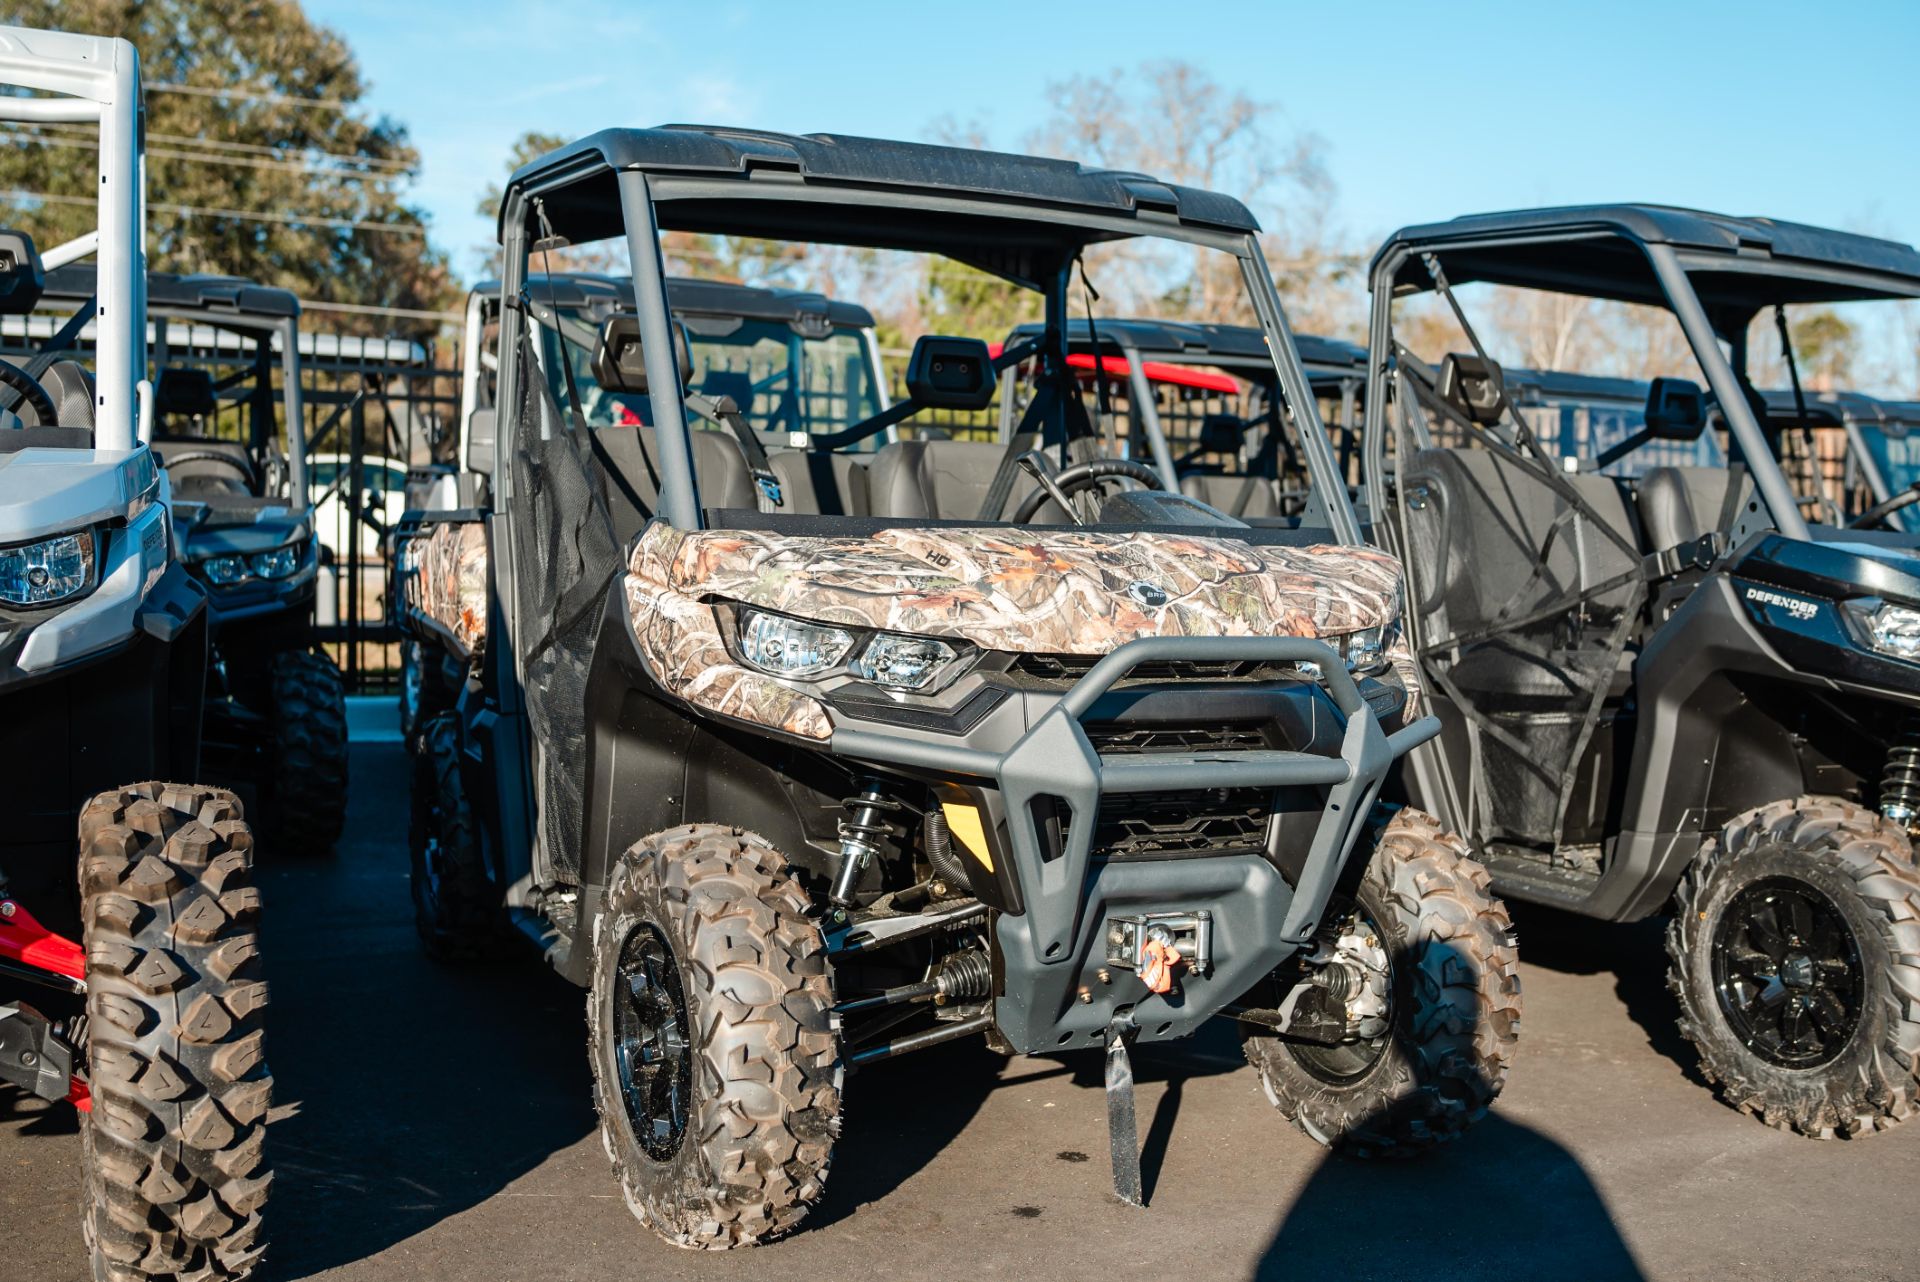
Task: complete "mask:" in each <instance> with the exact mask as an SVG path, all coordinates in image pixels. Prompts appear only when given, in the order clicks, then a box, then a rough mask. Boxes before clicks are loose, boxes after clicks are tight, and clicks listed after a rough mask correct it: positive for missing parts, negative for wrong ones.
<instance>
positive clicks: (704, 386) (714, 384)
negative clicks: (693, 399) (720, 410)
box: [700, 369, 753, 414]
mask: <svg viewBox="0 0 1920 1282" xmlns="http://www.w3.org/2000/svg"><path fill="white" fill-rule="evenodd" d="M700 394H701V395H702V396H708V397H712V398H714V399H716V400H717V399H718V398H720V397H722V396H725V397H727V398H728V399H730V400H731V401H732V402H733V403H734V405H735V406H736V407H738V408H739V410H740V412H741V413H742V414H752V413H753V375H751V374H749V373H747V372H746V371H744V370H737V369H710V370H708V371H707V373H706V377H705V378H702V379H701V380H700Z"/></svg>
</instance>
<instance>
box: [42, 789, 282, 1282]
mask: <svg viewBox="0 0 1920 1282" xmlns="http://www.w3.org/2000/svg"><path fill="white" fill-rule="evenodd" d="M252 862H253V835H252V833H251V832H250V831H249V829H248V827H247V824H246V822H245V821H244V819H243V818H242V817H241V811H240V803H239V802H238V801H237V800H236V799H235V798H234V796H233V794H232V793H229V792H225V791H223V790H221V789H217V788H198V787H193V786H190V785H186V784H159V783H146V784H137V785H134V786H132V787H128V788H121V789H118V790H116V791H114V792H109V793H102V794H101V795H100V796H98V797H95V798H94V799H93V800H92V801H90V802H89V803H88V804H87V806H86V808H85V809H84V810H83V811H82V812H81V815H80V888H81V894H82V922H83V924H82V935H81V937H82V941H83V943H84V945H85V948H86V954H87V1029H88V1032H87V1066H88V1085H89V1088H90V1090H91V1092H92V1108H91V1110H90V1111H89V1112H86V1113H83V1114H82V1115H81V1116H82V1122H81V1128H80V1133H81V1142H82V1150H83V1158H82V1165H83V1170H84V1183H85V1188H84V1192H83V1195H82V1205H81V1215H82V1225H83V1233H84V1236H85V1239H86V1243H87V1248H88V1250H89V1252H90V1254H91V1256H92V1263H93V1272H92V1276H93V1278H94V1279H95V1282H146V1280H147V1279H162V1278H167V1279H173V1278H194V1279H204V1280H205V1282H224V1280H226V1279H235V1278H244V1277H246V1276H248V1275H249V1274H250V1273H251V1272H252V1270H253V1266H254V1265H255V1264H256V1263H257V1262H258V1260H259V1258H260V1254H261V1252H262V1250H264V1248H265V1242H264V1240H263V1239H262V1237H261V1231H260V1214H261V1207H262V1206H263V1205H264V1204H265V1202H266V1198H267V1188H268V1184H269V1183H270V1181H271V1178H272V1177H271V1174H270V1173H269V1171H268V1170H267V1166H266V1161H265V1157H264V1155H263V1152H262V1146H263V1144H264V1142H265V1139H266V1123H267V1106H268V1104H269V1103H270V1101H271V1097H272V1093H273V1079H272V1077H271V1075H270V1074H269V1073H268V1070H267V1062H266V1058H265V1054H264V1051H263V1048H262V1044H261V1040H262V1034H261V1029H260V1020H261V1010H262V1008H263V1007H264V1006H265V1005H266V1002H267V986H266V984H265V983H264V982H262V980H261V977H260V956H259V952H260V949H259V940H258V935H257V925H256V918H257V917H258V915H259V909H260V898H259V892H258V891H257V890H255V889H254V888H253V886H252V878H251V872H252Z"/></svg>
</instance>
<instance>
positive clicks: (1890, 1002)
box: [1667, 797, 1920, 1139]
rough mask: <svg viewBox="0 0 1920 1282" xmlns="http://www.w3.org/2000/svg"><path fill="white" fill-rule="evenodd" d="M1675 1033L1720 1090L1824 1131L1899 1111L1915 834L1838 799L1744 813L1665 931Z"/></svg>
mask: <svg viewBox="0 0 1920 1282" xmlns="http://www.w3.org/2000/svg"><path fill="white" fill-rule="evenodd" d="M1667 952H1668V955H1669V956H1670V957H1671V959H1672V963H1673V965H1672V970H1671V971H1670V973H1669V979H1668V983H1669V984H1670V986H1671V987H1672V988H1673V990H1674V992H1675V994H1676V995H1677V996H1678V997H1679V999H1680V1007H1681V1015H1680V1031H1681V1032H1682V1033H1683V1034H1685V1035H1686V1037H1687V1039H1688V1040H1689V1041H1691V1042H1692V1043H1693V1044H1694V1046H1695V1048H1696V1049H1698V1051H1699V1052H1700V1069H1701V1072H1702V1073H1704V1074H1705V1075H1706V1078H1707V1080H1708V1081H1710V1082H1713V1083H1714V1084H1715V1085H1716V1086H1718V1088H1719V1090H1720V1094H1721V1097H1722V1098H1724V1099H1725V1100H1726V1101H1727V1102H1728V1103H1729V1104H1731V1105H1733V1106H1734V1107H1735V1108H1737V1109H1739V1110H1740V1111H1741V1112H1743V1113H1750V1114H1752V1115H1753V1116H1755V1117H1758V1118H1759V1119H1760V1120H1761V1121H1763V1122H1765V1123H1766V1124H1767V1125H1769V1126H1773V1127H1777V1128H1780V1129H1782V1130H1794V1131H1798V1132H1800V1133H1801V1134H1803V1135H1809V1136H1813V1137H1814V1138H1817V1139H1832V1138H1835V1137H1837V1136H1852V1135H1859V1134H1862V1133H1867V1132H1872V1131H1875V1130H1881V1129H1885V1128H1886V1127H1890V1126H1893V1125H1895V1124H1896V1123H1898V1122H1901V1121H1904V1120H1905V1119H1906V1118H1907V1117H1908V1116H1910V1115H1911V1114H1912V1112H1913V1108H1914V1102H1915V1099H1916V1096H1917V1095H1920V1088H1917V1085H1916V1080H1915V1072H1916V1067H1917V1066H1920V873H1917V872H1916V870H1915V867H1914V859H1913V851H1912V848H1911V846H1910V844H1909V843H1908V840H1907V836H1906V834H1905V833H1903V832H1902V831H1901V830H1900V829H1899V828H1898V827H1896V826H1895V825H1893V824H1891V823H1889V822H1887V821H1886V820H1885V819H1882V818H1881V817H1880V816H1879V815H1876V814H1874V813H1873V812H1872V811H1870V810H1867V809H1864V808H1863V807H1860V806H1856V805H1852V804H1850V803H1848V802H1845V801H1841V800H1840V799H1838V798H1837V797H1801V798H1799V799H1798V800H1795V801H1777V802H1774V803H1773V804H1771V805H1766V806H1761V807H1759V808H1758V809H1756V810H1750V811H1748V812H1747V813H1746V814H1743V815H1740V816H1739V817H1738V818H1736V819H1734V820H1733V821H1731V822H1730V823H1728V824H1727V825H1726V827H1724V828H1722V829H1721V830H1720V832H1719V834H1718V835H1716V836H1715V837H1714V838H1713V839H1712V840H1710V841H1709V842H1707V843H1706V845H1705V846H1704V847H1702V849H1701V851H1700V855H1699V857H1698V858H1697V859H1695V860H1694V862H1693V865H1692V866H1691V867H1690V868H1689V869H1688V870H1687V875H1686V877H1685V878H1684V879H1682V881H1681V883H1680V888H1679V890H1678V892H1677V894H1676V898H1675V911H1674V916H1673V921H1672V922H1671V923H1670V924H1669V926H1668V927H1667Z"/></svg>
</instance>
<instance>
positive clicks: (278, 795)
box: [268, 650, 347, 855]
mask: <svg viewBox="0 0 1920 1282" xmlns="http://www.w3.org/2000/svg"><path fill="white" fill-rule="evenodd" d="M268 683H269V695H270V697H271V699H272V701H273V710H272V711H273V749H272V752H273V780H272V793H271V796H272V805H271V808H270V811H269V817H270V819H271V821H272V830H273V836H274V839H275V844H276V845H277V846H278V847H279V848H280V849H283V850H285V851H287V852H288V853H289V854H295V855H324V854H326V853H327V852H329V851H331V850H332V849H333V846H334V843H335V842H336V841H338V840H339V839H340V830H341V828H342V827H343V826H344V825H345V823H346V812H347V696H346V685H345V683H344V682H343V681H342V680H341V677H340V669H339V668H338V667H337V666H335V664H334V662H333V660H332V659H331V658H329V657H327V656H326V655H324V654H320V653H318V652H315V651H311V650H288V651H285V652H283V653H280V654H276V655H274V656H273V666H272V667H271V668H270V669H269V671H268Z"/></svg>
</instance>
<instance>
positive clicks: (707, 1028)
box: [587, 824, 841, 1249]
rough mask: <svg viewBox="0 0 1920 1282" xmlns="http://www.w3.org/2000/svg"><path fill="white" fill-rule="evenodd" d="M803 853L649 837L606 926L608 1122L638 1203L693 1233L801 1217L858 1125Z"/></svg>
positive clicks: (742, 839)
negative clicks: (843, 1105) (846, 1134)
mask: <svg viewBox="0 0 1920 1282" xmlns="http://www.w3.org/2000/svg"><path fill="white" fill-rule="evenodd" d="M807 909H808V902H807V896H806V892H805V891H803V890H802V889H801V888H800V885H799V883H798V882H796V881H795V880H794V879H793V877H792V875H791V874H790V873H789V872H788V871H787V867H786V860H785V859H783V858H782V857H781V855H780V853H779V852H778V851H777V850H775V849H774V848H773V847H772V846H770V845H768V844H767V843H766V842H765V841H763V840H762V839H760V838H759V837H756V836H754V835H752V834H751V833H746V832H742V831H741V830H739V829H737V828H723V827H717V826H714V825H710V824H695V825H690V826H687V827H683V828H674V829H670V830H668V831H667V832H663V833H660V834H659V835H657V836H655V837H651V838H649V839H647V840H645V841H642V842H639V843H637V844H635V845H634V846H633V847H632V848H631V849H629V850H628V851H627V852H626V854H624V855H622V856H621V857H620V862H619V863H618V865H616V867H615V868H614V871H613V876H612V877H611V879H610V883H609V885H608V887H607V897H606V903H605V908H604V911H603V912H602V915H601V916H600V918H599V920H598V921H597V922H596V923H595V925H594V931H593V984H592V990H591V993H590V995H589V997H588V999H587V1023H588V1028H589V1031H590V1037H591V1040H590V1043H589V1053H590V1055H591V1058H592V1062H593V1075H594V1100H595V1104H596V1105H597V1107H598V1109H599V1113H600V1138H601V1141H602V1142H603V1143H604V1144H605V1146H606V1150H607V1155H608V1156H609V1157H610V1158H611V1159H612V1160H613V1169H614V1174H615V1175H616V1176H617V1177H618V1178H619V1180H620V1187H621V1191H622V1192H623V1193H625V1195H626V1199H627V1205H628V1206H629V1207H630V1208H632V1210H633V1213H634V1214H635V1215H636V1216H638V1217H639V1218H640V1220H641V1221H642V1222H643V1223H645V1224H647V1225H648V1226H649V1227H651V1228H652V1229H653V1230H654V1231H655V1232H656V1233H658V1234H659V1235H660V1236H661V1237H663V1238H665V1239H666V1240H667V1241H668V1242H671V1243H673V1244H674V1245H676V1246H685V1247H702V1248H707V1249H724V1248H727V1247H733V1246H749V1245H752V1244H754V1243H757V1242H761V1241H765V1240H766V1239H768V1238H772V1237H776V1236H778V1235H780V1234H782V1233H785V1232H787V1231H788V1230H790V1229H792V1228H793V1227H794V1226H795V1225H797V1224H798V1223H799V1222H800V1220H801V1218H802V1217H803V1216H804V1215H805V1214H806V1212H807V1209H808V1207H809V1206H811V1205H812V1204H813V1203H814V1202H815V1201H816V1200H818V1199H819V1197H820V1194H821V1192H822V1190H823V1188H824V1185H825V1181H826V1174H827V1161H828V1159H829V1157H831V1155H832V1152H833V1141H834V1138H835V1137H836V1136H837V1135H838V1133H839V1129H840V1076H841V1063H840V1053H839V1039H838V1037H837V1036H836V1034H835V1032H834V1028H833V985H832V982H831V980H830V978H829V976H828V970H827V952H826V943H825V941H824V940H823V939H822V937H821V934H820V929H819V927H818V926H816V925H815V924H814V922H813V920H812V918H811V917H810V916H809V915H808V911H807Z"/></svg>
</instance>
